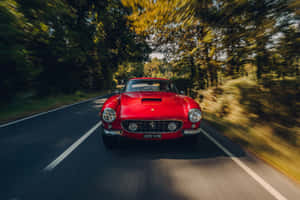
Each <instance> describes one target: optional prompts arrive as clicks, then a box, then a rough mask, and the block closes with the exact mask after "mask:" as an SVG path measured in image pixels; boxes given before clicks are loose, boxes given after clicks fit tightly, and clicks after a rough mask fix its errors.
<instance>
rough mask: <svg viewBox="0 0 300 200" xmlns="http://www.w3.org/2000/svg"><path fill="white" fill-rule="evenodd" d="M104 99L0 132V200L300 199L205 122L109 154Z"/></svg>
mask: <svg viewBox="0 0 300 200" xmlns="http://www.w3.org/2000/svg"><path fill="white" fill-rule="evenodd" d="M104 101H105V99H96V100H93V101H89V102H85V103H82V104H77V105H74V106H71V107H68V108H64V109H60V110H57V111H55V112H51V113H47V114H43V115H40V116H37V117H34V118H31V119H28V120H25V121H22V122H19V123H15V124H11V125H9V126H4V127H3V126H2V127H1V128H0V199H1V200H23V199H24V200H25V199H26V200H27V199H28V200H35V199H38V200H41V199H43V200H48V199H49V200H53V199H66V200H73V199H74V200H75V199H84V200H88V199H104V200H110V199H118V200H119V199H130V200H133V199H149V200H150V199H151V200H152V199H172V200H177V199H201V200H206V199H208V200H216V199H222V200H224V199H238V200H240V199H249V200H253V199H263V200H268V199H278V200H279V199H283V200H284V199H295V200H299V199H300V187H299V186H298V185H295V183H293V182H291V181H290V180H289V179H288V178H286V177H285V176H283V175H282V174H281V173H279V172H277V171H276V170H274V169H273V168H271V167H269V166H268V165H266V164H265V163H263V162H262V161H260V160H257V159H256V158H254V157H252V156H251V155H248V154H247V153H246V152H244V151H243V150H242V149H241V148H240V147H239V146H238V145H236V144H233V143H231V142H230V141H228V140H227V139H226V138H224V137H223V136H222V135H221V134H218V133H217V132H216V131H215V130H214V128H213V127H210V126H209V125H208V124H206V123H205V122H203V124H202V128H203V135H201V136H200V139H201V140H200V141H199V142H198V145H197V146H196V147H194V148H193V147H191V146H189V145H188V144H186V143H184V142H183V141H181V140H178V141H168V142H162V143H144V142H138V143H137V142H130V143H129V144H127V145H126V146H123V147H122V148H120V149H118V150H114V151H109V150H106V149H105V148H104V146H103V144H102V141H101V137H100V133H99V131H100V130H99V128H98V126H99V116H98V112H99V110H100V108H101V106H102V104H103V102H104Z"/></svg>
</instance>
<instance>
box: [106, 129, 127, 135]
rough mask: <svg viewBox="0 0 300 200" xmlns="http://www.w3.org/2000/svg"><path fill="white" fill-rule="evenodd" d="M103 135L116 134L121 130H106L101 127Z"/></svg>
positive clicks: (120, 132)
mask: <svg viewBox="0 0 300 200" xmlns="http://www.w3.org/2000/svg"><path fill="white" fill-rule="evenodd" d="M103 132H104V135H108V136H116V135H121V134H122V131H121V130H107V129H103Z"/></svg>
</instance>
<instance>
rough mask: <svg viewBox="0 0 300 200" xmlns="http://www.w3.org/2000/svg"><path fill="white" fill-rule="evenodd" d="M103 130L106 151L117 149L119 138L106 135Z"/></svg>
mask: <svg viewBox="0 0 300 200" xmlns="http://www.w3.org/2000/svg"><path fill="white" fill-rule="evenodd" d="M103 131H104V130H103V128H101V135H102V142H103V144H104V146H105V148H106V149H113V148H115V147H117V146H118V144H119V140H118V139H119V138H117V137H116V136H108V135H105V134H104V132H103Z"/></svg>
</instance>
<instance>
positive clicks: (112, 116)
mask: <svg viewBox="0 0 300 200" xmlns="http://www.w3.org/2000/svg"><path fill="white" fill-rule="evenodd" d="M116 118H117V113H116V111H115V110H114V109H112V108H105V109H104V111H103V113H102V119H103V121H105V122H106V123H112V122H113V121H115V120H116Z"/></svg>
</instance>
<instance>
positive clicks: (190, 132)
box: [183, 128, 201, 135]
mask: <svg viewBox="0 0 300 200" xmlns="http://www.w3.org/2000/svg"><path fill="white" fill-rule="evenodd" d="M200 132H201V128H198V129H186V130H183V135H197V134H200Z"/></svg>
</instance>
